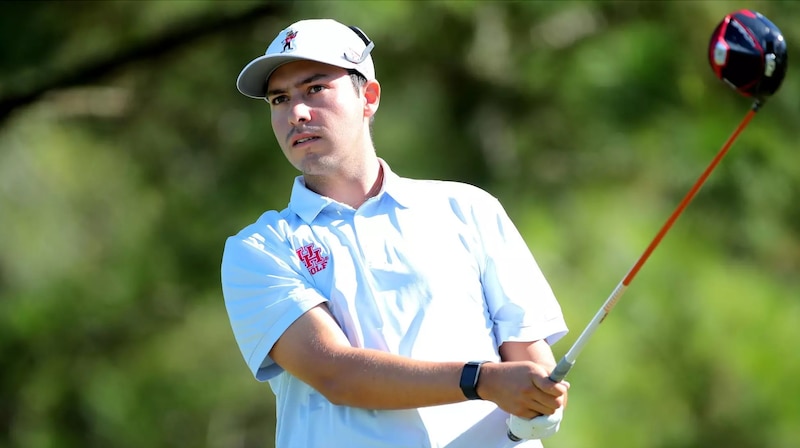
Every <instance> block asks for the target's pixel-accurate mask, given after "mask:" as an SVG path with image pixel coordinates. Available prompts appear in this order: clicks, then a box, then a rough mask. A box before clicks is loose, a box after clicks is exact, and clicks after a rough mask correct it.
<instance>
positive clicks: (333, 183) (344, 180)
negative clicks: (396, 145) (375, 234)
mask: <svg viewBox="0 0 800 448" xmlns="http://www.w3.org/2000/svg"><path fill="white" fill-rule="evenodd" d="M374 162H375V163H374V164H370V165H371V166H369V167H364V169H363V170H362V171H361V172H357V173H352V174H351V175H350V176H339V177H328V176H324V177H323V176H306V177H305V181H306V187H308V188H309V189H310V190H312V191H315V192H317V193H318V194H320V195H322V196H327V197H329V198H331V199H333V200H335V201H337V202H341V203H343V204H347V205H349V206H350V207H353V208H354V209H357V208H358V207H360V206H361V205H362V204H363V203H364V202H366V201H367V199H369V198H371V197H373V196H376V195H377V194H378V193H379V192H380V191H381V188H382V186H383V166H382V165H381V164H380V162H379V161H378V160H377V158H376V159H375V161H374Z"/></svg>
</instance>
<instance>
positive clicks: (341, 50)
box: [236, 19, 375, 98]
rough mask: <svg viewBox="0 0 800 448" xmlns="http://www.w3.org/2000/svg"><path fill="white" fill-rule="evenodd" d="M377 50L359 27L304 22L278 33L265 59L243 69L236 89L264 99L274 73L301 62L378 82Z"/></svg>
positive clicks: (257, 59)
mask: <svg viewBox="0 0 800 448" xmlns="http://www.w3.org/2000/svg"><path fill="white" fill-rule="evenodd" d="M373 47H375V44H373V43H372V41H370V40H369V38H367V36H366V35H365V34H364V33H363V32H362V31H361V30H360V29H358V28H356V27H350V26H347V25H343V24H341V23H339V22H337V21H335V20H332V19H309V20H301V21H299V22H295V23H293V24H291V25H289V26H288V27H287V28H286V29H285V30H283V31H281V32H280V33H278V36H277V37H275V39H274V40H273V41H272V43H271V44H269V47H268V48H267V52H266V53H265V54H264V56H259V57H257V58H255V59H253V60H252V61H250V63H249V64H247V65H246V66H245V67H244V69H242V72H241V73H239V78H238V79H237V80H236V88H237V89H239V91H240V92H242V93H243V94H245V95H247V96H249V97H251V98H264V96H265V95H266V83H267V79H268V78H269V76H270V75H271V74H272V72H274V71H275V69H277V68H278V67H279V66H281V65H283V64H285V63H287V62H292V61H297V60H309V61H317V62H322V63H324V64H330V65H335V66H337V67H342V68H346V69H353V70H357V71H358V72H359V73H361V74H362V75H364V77H366V78H367V79H375V66H374V64H373V63H372V56H371V55H370V52H371V51H372V48H373Z"/></svg>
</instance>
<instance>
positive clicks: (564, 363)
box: [550, 101, 761, 382]
mask: <svg viewBox="0 0 800 448" xmlns="http://www.w3.org/2000/svg"><path fill="white" fill-rule="evenodd" d="M760 106H761V103H760V102H758V101H756V102H755V103H754V104H753V107H752V108H751V109H750V111H748V113H747V115H745V117H744V118H743V119H742V121H741V123H739V126H737V127H736V130H735V131H734V132H733V134H731V136H730V137H728V140H727V141H726V142H725V144H724V145H722V148H721V149H720V150H719V152H718V153H717V155H716V156H715V157H714V159H713V160H712V161H711V163H710V164H709V165H708V167H707V168H706V169H705V171H703V174H702V175H700V177H699V178H698V179H697V181H696V182H695V183H694V185H693V186H692V188H691V189H690V190H689V192H688V193H687V194H686V196H684V197H683V200H681V202H680V203H679V204H678V206H677V207H676V208H675V210H674V211H673V212H672V215H670V217H669V219H667V221H666V222H665V223H664V226H663V227H661V230H659V231H658V233H657V234H656V236H655V238H653V240H652V241H651V242H650V244H649V245H648V246H647V249H645V251H644V252H643V253H642V255H641V256H640V257H639V259H638V260H636V263H634V265H633V267H631V269H630V270H629V271H628V273H627V274H626V275H625V277H624V278H623V279H622V281H621V282H620V283H619V284H618V285H617V287H616V288H614V291H612V292H611V295H609V296H608V299H606V301H605V302H604V303H603V306H602V307H601V308H600V310H598V311H597V313H596V314H595V315H594V317H593V318H592V320H591V321H590V322H589V324H588V325H587V326H586V328H584V330H583V332H582V333H581V335H580V336H578V339H576V340H575V342H574V343H573V344H572V347H570V349H569V351H567V353H566V354H565V355H564V357H563V358H561V360H560V361H559V362H558V365H557V366H556V368H555V369H554V370H553V372H552V373H551V374H550V379H551V380H552V381H556V382H558V381H561V380H563V379H564V378H565V377H566V376H567V373H569V371H570V369H572V366H573V365H575V361H576V360H577V359H578V355H579V354H580V352H581V350H583V348H584V347H585V346H586V343H587V342H589V338H591V337H592V335H593V334H594V332H595V331H596V330H597V328H598V327H599V326H600V324H601V323H603V321H604V320H605V318H606V317H607V316H608V314H609V313H610V312H611V310H612V309H613V308H614V306H616V304H617V302H618V301H619V299H620V298H621V297H622V294H624V293H625V290H626V289H627V288H628V286H629V285H630V284H631V282H632V281H633V279H634V277H636V274H638V273H639V270H641V268H642V266H644V264H645V262H647V259H648V258H650V255H651V254H652V253H653V251H654V250H655V249H656V247H658V245H659V243H661V240H662V239H663V238H664V236H665V235H666V234H667V232H669V230H670V228H672V225H673V224H674V223H675V221H676V220H677V219H678V217H679V216H680V215H681V213H683V210H684V209H686V207H687V206H688V205H689V203H690V202H691V201H692V199H693V198H694V197H695V195H696V194H697V192H698V191H700V188H701V187H702V186H703V184H704V183H705V182H706V179H708V177H709V176H710V175H711V172H712V171H714V169H715V168H716V167H717V165H719V162H720V161H721V160H722V158H723V157H725V154H727V153H728V150H729V149H730V147H731V145H733V142H734V141H736V139H737V138H738V137H739V134H741V133H742V131H743V130H744V128H745V127H747V125H748V123H750V120H752V119H753V117H754V116H755V114H756V112H758V109H759V108H760Z"/></svg>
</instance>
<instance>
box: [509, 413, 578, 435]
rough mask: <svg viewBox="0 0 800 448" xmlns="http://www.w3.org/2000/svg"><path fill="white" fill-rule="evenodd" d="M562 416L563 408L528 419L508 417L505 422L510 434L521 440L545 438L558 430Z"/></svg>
mask: <svg viewBox="0 0 800 448" xmlns="http://www.w3.org/2000/svg"><path fill="white" fill-rule="evenodd" d="M563 416H564V408H558V409H556V412H554V413H553V414H551V415H540V416H538V417H534V418H532V419H530V420H527V419H524V418H519V417H509V419H508V421H506V424H507V425H508V430H509V432H510V433H511V434H514V435H515V436H517V437H518V438H520V439H522V440H527V439H546V438H547V437H550V436H552V435H553V434H555V433H557V432H558V428H559V427H560V426H561V418H562V417H563Z"/></svg>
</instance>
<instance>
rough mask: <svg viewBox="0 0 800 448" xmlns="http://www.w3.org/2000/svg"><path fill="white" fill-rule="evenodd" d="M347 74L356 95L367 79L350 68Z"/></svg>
mask: <svg viewBox="0 0 800 448" xmlns="http://www.w3.org/2000/svg"><path fill="white" fill-rule="evenodd" d="M347 74H348V75H349V76H350V80H351V81H353V87H354V88H355V89H356V93H359V91H360V89H361V88H362V87H364V85H366V84H367V77H366V76H364V75H362V74H361V72H359V71H358V70H354V69H352V68H350V69H347Z"/></svg>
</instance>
